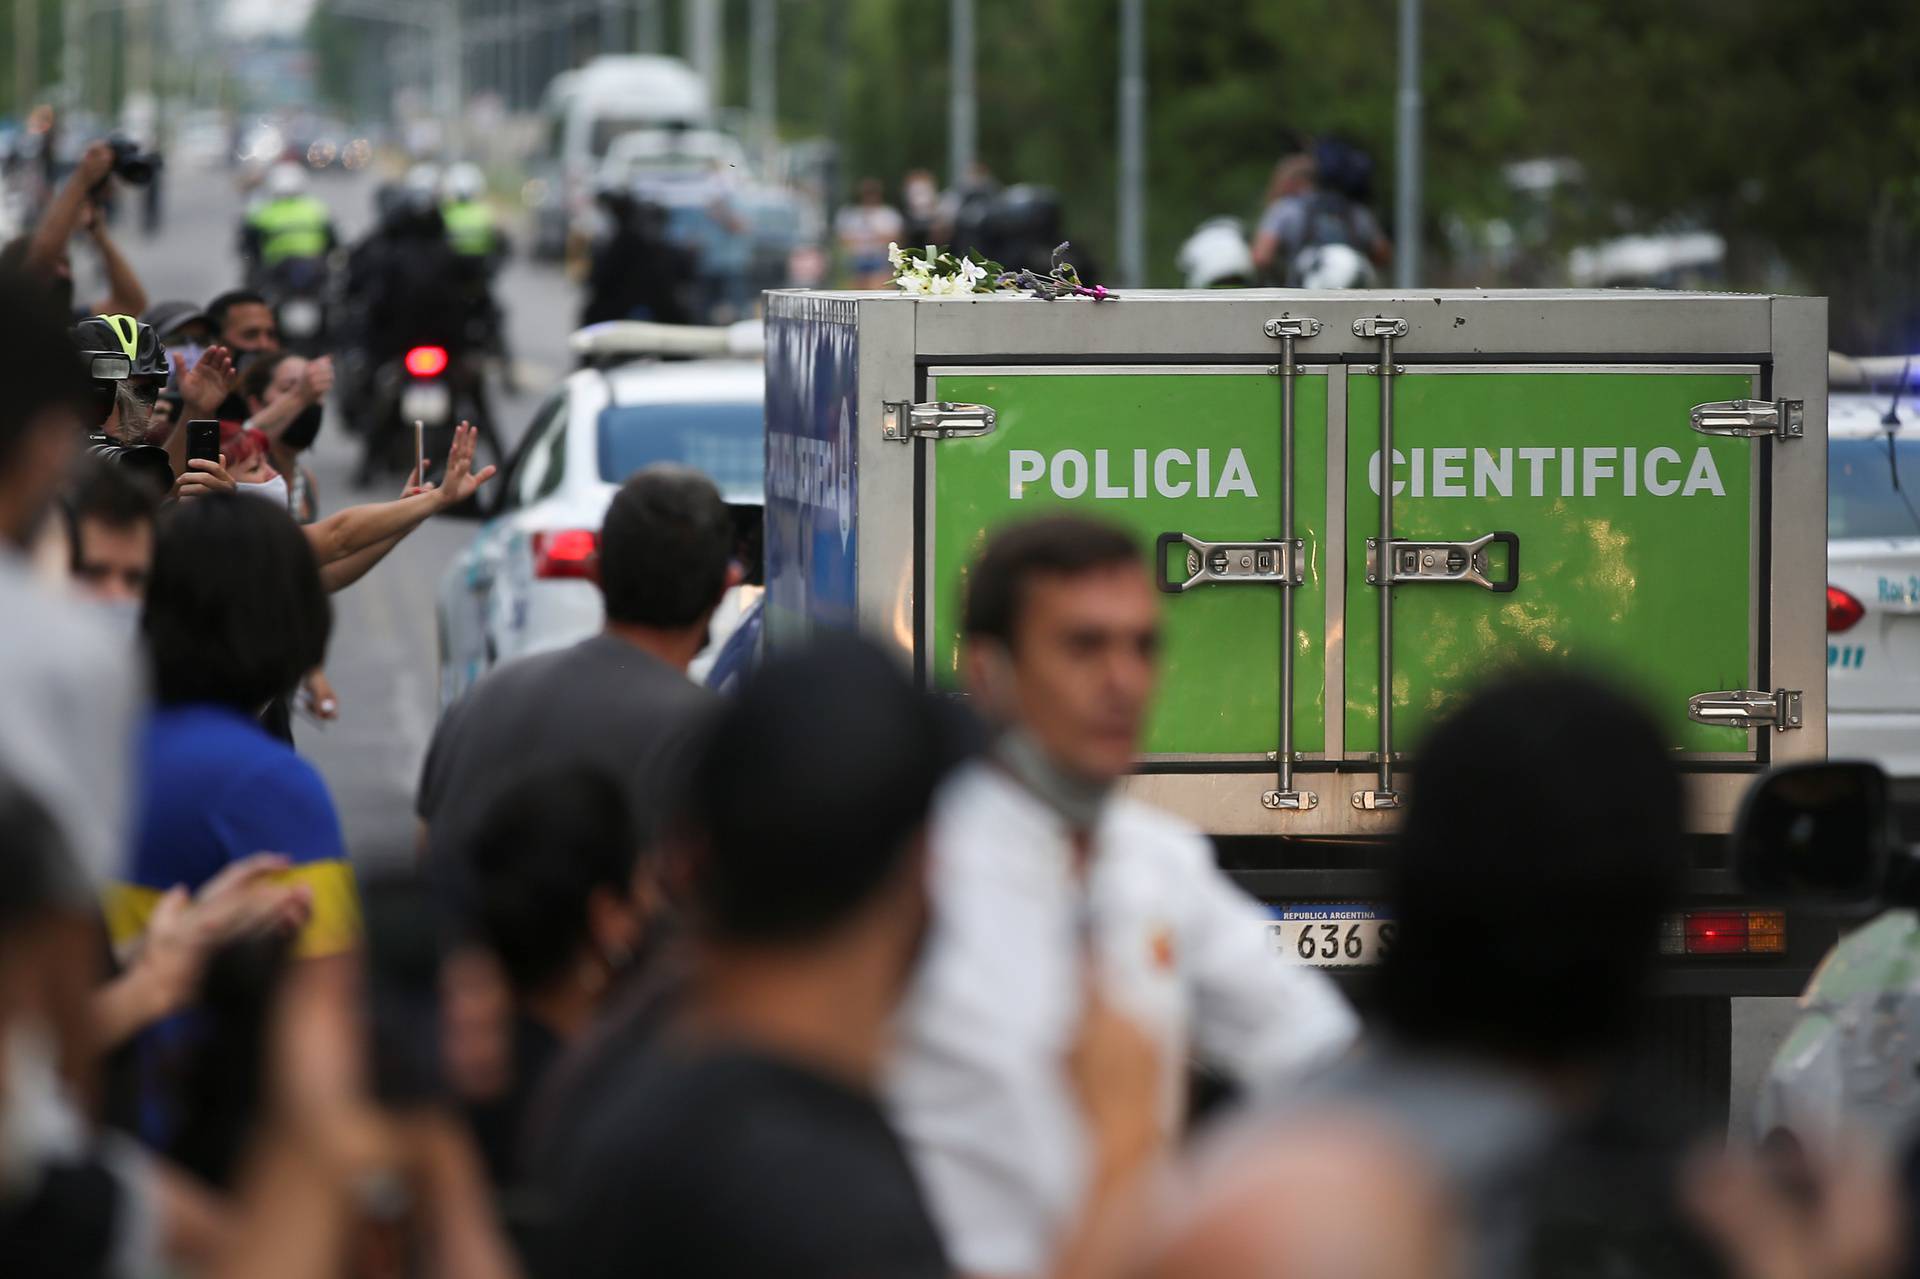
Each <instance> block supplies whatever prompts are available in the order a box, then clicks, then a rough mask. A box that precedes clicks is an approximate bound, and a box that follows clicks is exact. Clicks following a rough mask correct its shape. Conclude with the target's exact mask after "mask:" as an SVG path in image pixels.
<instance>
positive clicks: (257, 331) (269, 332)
mask: <svg viewBox="0 0 1920 1279" xmlns="http://www.w3.org/2000/svg"><path fill="white" fill-rule="evenodd" d="M206 316H207V322H208V323H209V324H211V325H212V326H213V331H214V335H215V340H216V341H217V342H218V344H219V345H221V346H224V347H226V348H227V349H228V350H229V351H232V352H233V353H234V354H235V355H243V356H244V355H256V354H258V353H260V352H262V351H277V350H279V349H280V326H279V325H278V324H277V323H275V321H274V318H273V305H272V303H270V302H268V301H267V299H266V298H265V296H263V295H262V294H259V293H256V292H254V291H253V290H252V289H229V290H227V291H226V292H225V293H222V294H220V295H218V296H217V297H215V298H214V299H213V301H211V302H209V303H207V311H206Z"/></svg>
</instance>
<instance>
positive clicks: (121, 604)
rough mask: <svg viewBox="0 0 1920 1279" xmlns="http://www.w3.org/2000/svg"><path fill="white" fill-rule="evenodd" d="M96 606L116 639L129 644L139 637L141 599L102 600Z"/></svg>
mask: <svg viewBox="0 0 1920 1279" xmlns="http://www.w3.org/2000/svg"><path fill="white" fill-rule="evenodd" d="M96 607H97V608H98V609H99V616H100V617H101V619H102V620H104V621H105V622H106V624H107V629H108V630H110V631H112V632H113V635H114V638H115V639H117V640H119V641H121V642H122V643H125V644H127V645H129V646H131V645H132V644H133V643H134V642H135V641H136V640H138V639H139V637H140V601H139V600H102V601H101V602H100V603H99V604H98V605H96Z"/></svg>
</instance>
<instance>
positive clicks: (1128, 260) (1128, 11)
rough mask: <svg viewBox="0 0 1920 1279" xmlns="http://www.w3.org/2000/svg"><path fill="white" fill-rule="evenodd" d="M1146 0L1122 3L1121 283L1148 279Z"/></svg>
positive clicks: (1135, 283) (1135, 284) (1128, 284)
mask: <svg viewBox="0 0 1920 1279" xmlns="http://www.w3.org/2000/svg"><path fill="white" fill-rule="evenodd" d="M1145 9H1146V0H1120V157H1119V160H1120V162H1119V165H1118V166H1117V167H1118V170H1119V175H1120V190H1119V191H1118V192H1117V200H1116V203H1117V204H1118V206H1119V213H1120V219H1119V220H1120V228H1119V229H1120V283H1121V284H1123V285H1125V286H1126V287H1127V288H1130V289H1137V288H1139V287H1141V286H1142V285H1143V284H1145V283H1146V282H1147V281H1146V276H1147V176H1146V171H1147V154H1146V152H1147V140H1146V131H1147V67H1146V61H1147V58H1146V30H1145V20H1146V13H1145Z"/></svg>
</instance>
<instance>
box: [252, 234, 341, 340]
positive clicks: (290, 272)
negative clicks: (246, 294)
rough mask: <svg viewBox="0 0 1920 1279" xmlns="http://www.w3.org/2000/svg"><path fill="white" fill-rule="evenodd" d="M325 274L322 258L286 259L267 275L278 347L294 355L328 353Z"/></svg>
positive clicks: (328, 333) (264, 290)
mask: <svg viewBox="0 0 1920 1279" xmlns="http://www.w3.org/2000/svg"><path fill="white" fill-rule="evenodd" d="M328 275H329V273H328V270H327V264H326V261H325V259H322V258H289V259H288V260H287V261H285V262H281V263H279V264H278V265H277V266H275V267H274V268H273V269H272V270H271V271H270V272H268V274H267V278H266V280H265V281H264V282H263V289H262V291H263V292H264V293H265V294H266V296H267V299H268V301H270V302H272V303H273V311H274V319H275V321H276V322H277V323H278V325H279V328H280V341H281V344H282V345H283V346H285V347H286V349H287V350H289V351H292V352H293V353H294V354H296V355H304V356H309V357H311V356H316V355H325V354H326V353H327V350H328V348H329V345H330V340H331V334H330V332H329V328H328V324H327V320H328V313H329V311H330V307H329V305H328Z"/></svg>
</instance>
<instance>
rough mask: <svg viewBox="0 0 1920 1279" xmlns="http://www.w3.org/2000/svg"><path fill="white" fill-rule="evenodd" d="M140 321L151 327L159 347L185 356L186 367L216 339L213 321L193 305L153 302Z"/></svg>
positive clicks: (189, 303) (181, 302)
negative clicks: (158, 340)
mask: <svg viewBox="0 0 1920 1279" xmlns="http://www.w3.org/2000/svg"><path fill="white" fill-rule="evenodd" d="M140 318H141V320H142V321H144V322H145V323H147V324H151V325H152V326H153V332H154V335H155V336H156V337H158V338H159V339H160V344H161V345H162V346H164V347H166V348H167V350H169V351H172V352H174V353H175V354H185V355H186V356H187V362H188V363H189V364H191V363H192V362H193V361H194V360H196V359H198V358H199V356H200V352H202V351H204V350H206V349H207V348H208V347H210V346H212V345H213V343H214V339H215V337H216V336H218V335H217V331H216V330H215V328H214V325H213V321H212V320H211V319H209V318H208V317H207V313H206V312H205V311H204V310H202V309H201V307H200V305H199V304H198V303H196V302H186V301H180V300H175V301H170V302H155V303H154V304H153V305H152V306H150V307H148V308H147V309H146V312H145V313H144V314H142V315H141V317H140Z"/></svg>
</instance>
